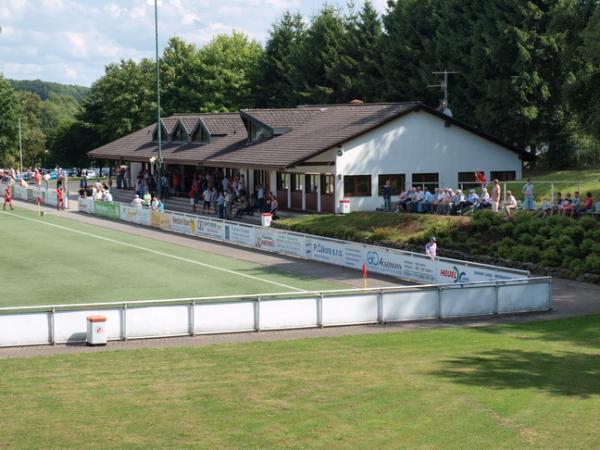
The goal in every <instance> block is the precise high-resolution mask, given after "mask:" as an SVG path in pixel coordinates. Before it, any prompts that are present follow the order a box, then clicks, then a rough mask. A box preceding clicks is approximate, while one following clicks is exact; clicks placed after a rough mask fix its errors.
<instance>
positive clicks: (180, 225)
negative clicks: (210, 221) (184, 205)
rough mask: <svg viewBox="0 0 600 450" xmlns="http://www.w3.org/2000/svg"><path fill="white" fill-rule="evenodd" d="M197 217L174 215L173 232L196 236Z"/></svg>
mask: <svg viewBox="0 0 600 450" xmlns="http://www.w3.org/2000/svg"><path fill="white" fill-rule="evenodd" d="M196 221H197V217H193V216H187V215H184V214H172V216H171V230H172V231H175V232H177V233H182V234H192V235H195V234H196Z"/></svg>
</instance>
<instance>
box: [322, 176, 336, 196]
mask: <svg viewBox="0 0 600 450" xmlns="http://www.w3.org/2000/svg"><path fill="white" fill-rule="evenodd" d="M334 192H335V185H334V177H333V175H321V193H322V194H333V193H334Z"/></svg>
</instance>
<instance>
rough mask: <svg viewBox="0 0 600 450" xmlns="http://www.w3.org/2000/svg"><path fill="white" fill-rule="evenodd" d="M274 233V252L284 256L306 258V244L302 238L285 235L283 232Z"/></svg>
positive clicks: (290, 234)
mask: <svg viewBox="0 0 600 450" xmlns="http://www.w3.org/2000/svg"><path fill="white" fill-rule="evenodd" d="M274 231H275V251H277V252H281V253H285V254H286V255H292V256H297V257H299V258H304V257H305V256H306V244H305V242H304V236H301V235H298V234H293V233H286V232H285V231H278V230H274Z"/></svg>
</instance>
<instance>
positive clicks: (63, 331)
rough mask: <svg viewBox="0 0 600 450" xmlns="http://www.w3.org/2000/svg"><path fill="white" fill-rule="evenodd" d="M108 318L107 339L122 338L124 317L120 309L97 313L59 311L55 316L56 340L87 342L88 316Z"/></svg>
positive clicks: (61, 341)
mask: <svg viewBox="0 0 600 450" xmlns="http://www.w3.org/2000/svg"><path fill="white" fill-rule="evenodd" d="M95 314H98V315H101V316H104V317H106V337H107V339H112V340H115V339H119V338H121V337H122V323H123V321H122V317H121V310H120V309H100V310H96V311H90V310H87V311H57V312H56V313H55V314H54V328H55V330H56V331H55V332H54V339H55V341H56V342H57V343H59V344H62V343H70V342H85V340H86V335H87V319H86V317H87V316H91V315H95Z"/></svg>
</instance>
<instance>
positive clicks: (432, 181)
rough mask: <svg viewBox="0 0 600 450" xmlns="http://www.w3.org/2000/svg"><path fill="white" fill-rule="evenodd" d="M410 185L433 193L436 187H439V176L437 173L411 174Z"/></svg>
mask: <svg viewBox="0 0 600 450" xmlns="http://www.w3.org/2000/svg"><path fill="white" fill-rule="evenodd" d="M412 184H413V186H421V187H422V188H423V189H425V188H427V189H429V190H430V191H431V192H433V191H434V189H435V188H436V187H439V184H440V183H439V175H438V174H437V173H413V174H412Z"/></svg>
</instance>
